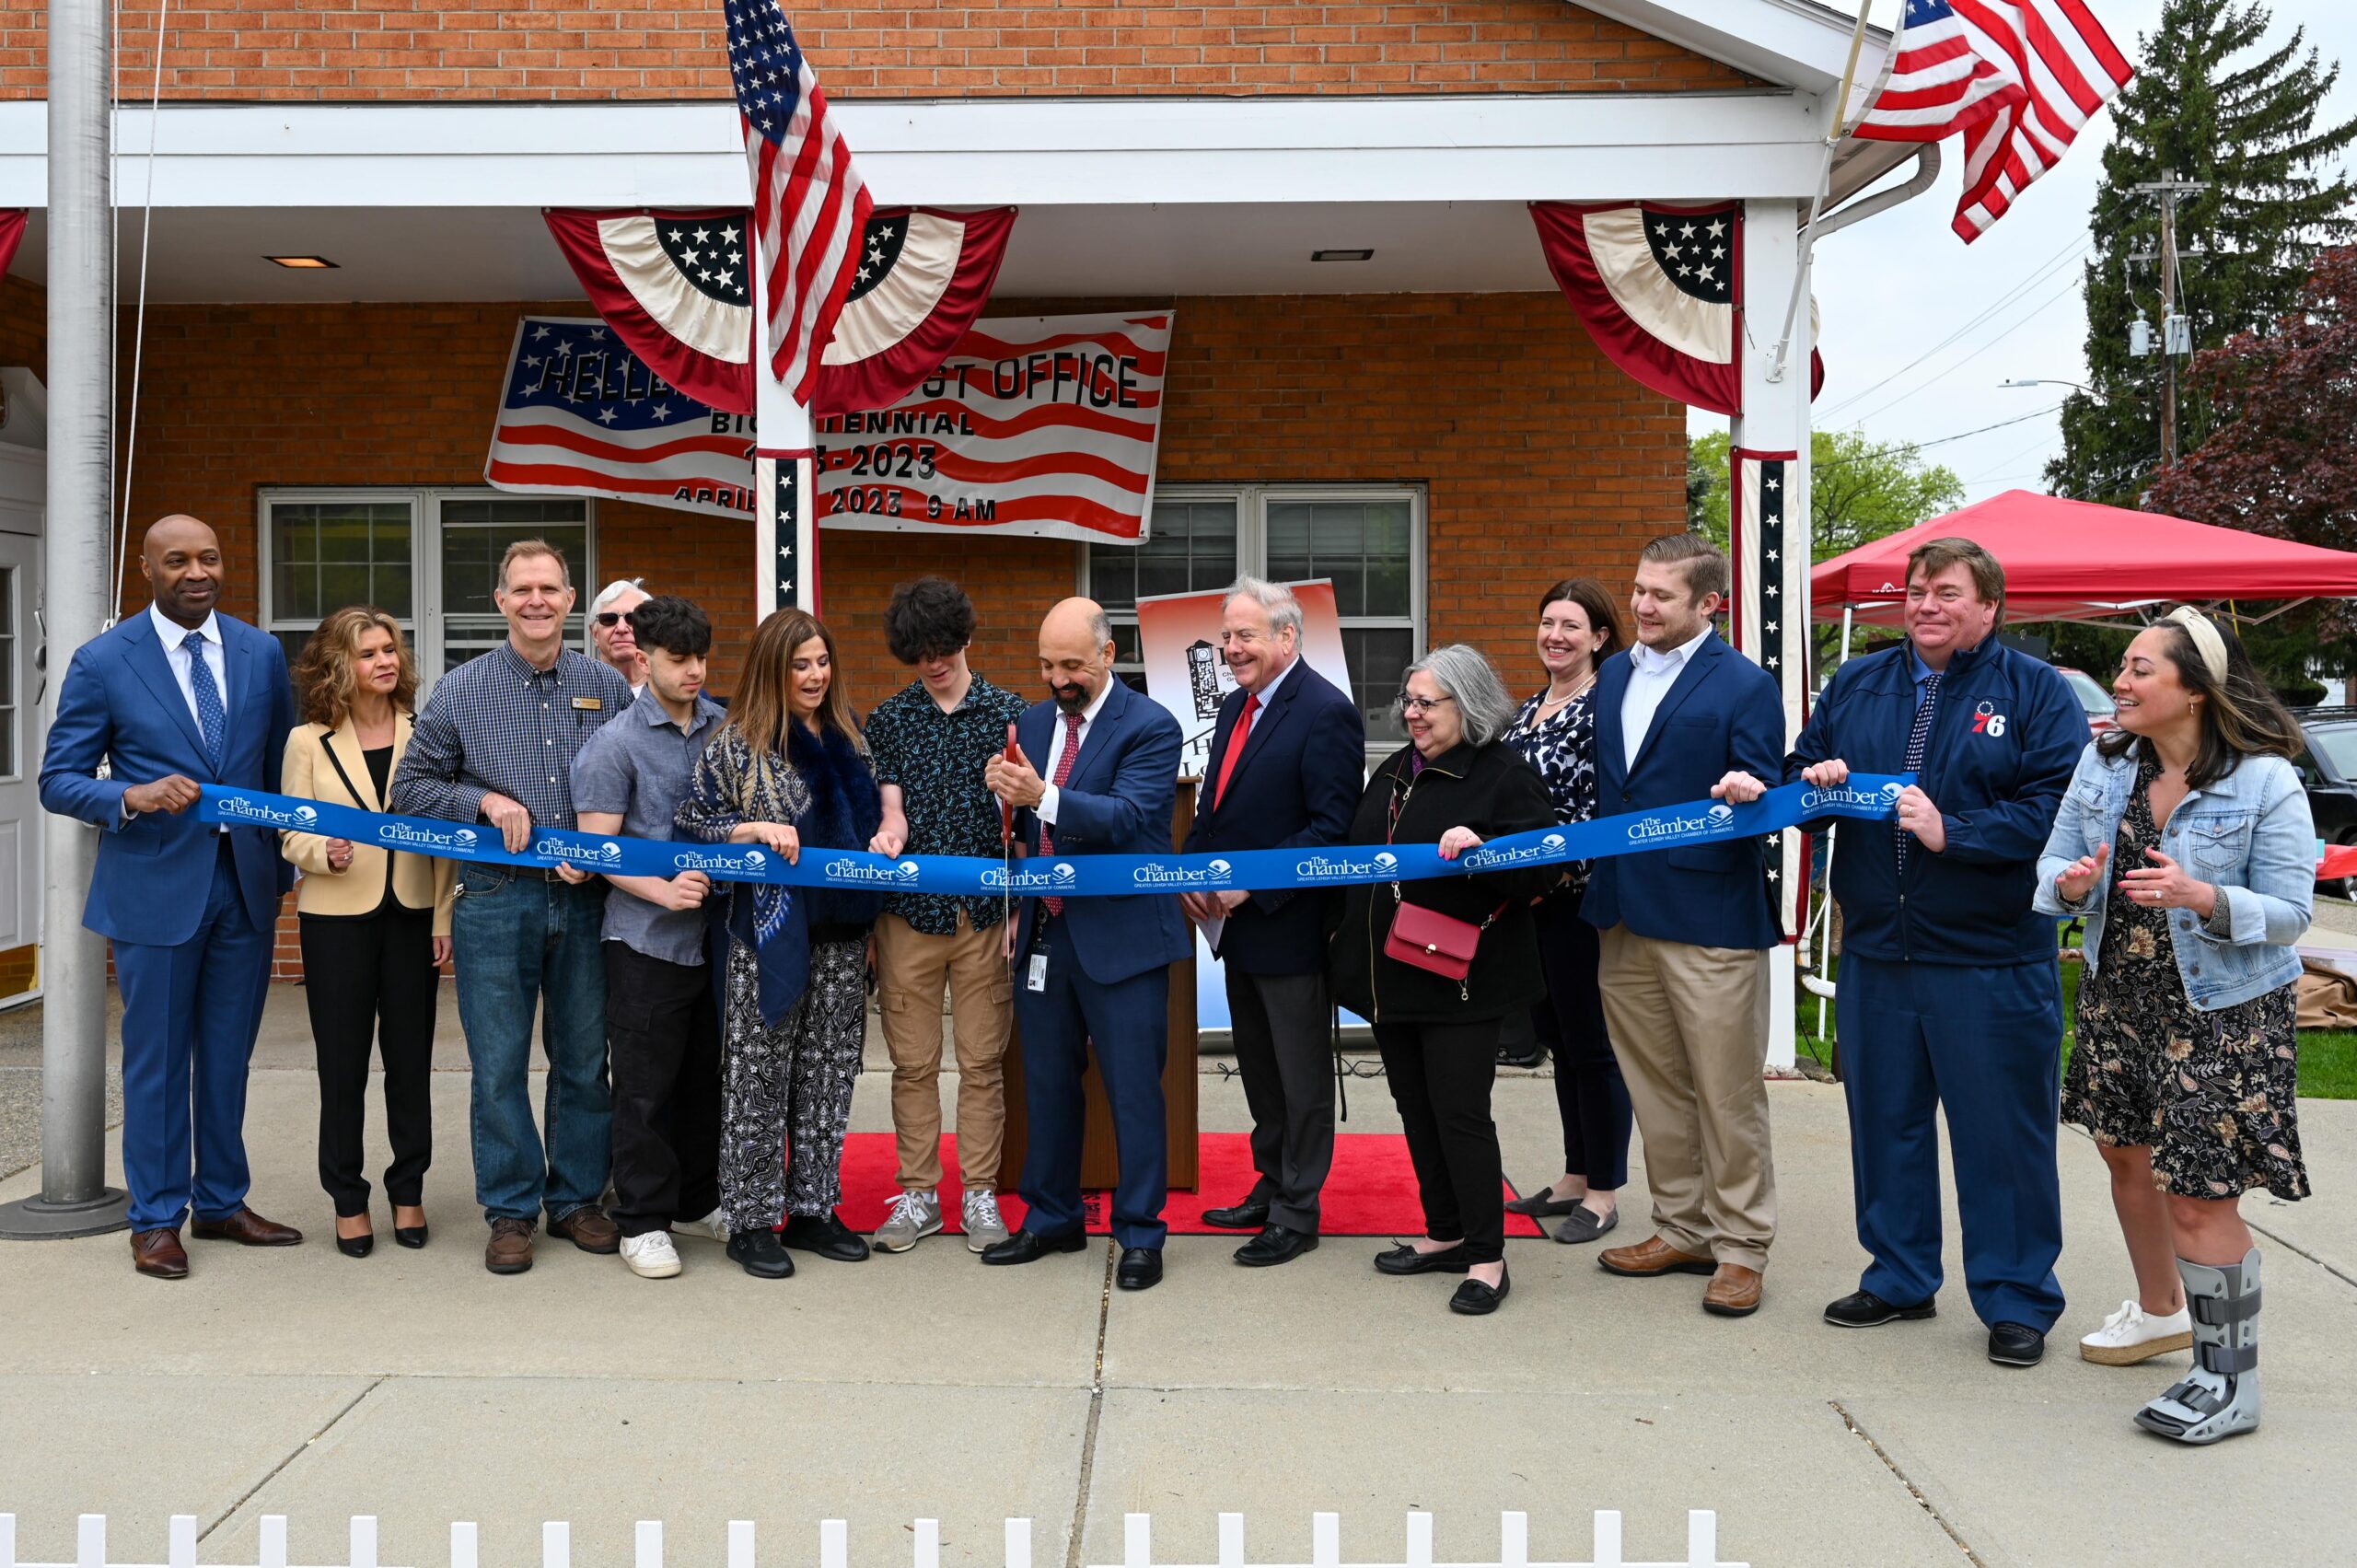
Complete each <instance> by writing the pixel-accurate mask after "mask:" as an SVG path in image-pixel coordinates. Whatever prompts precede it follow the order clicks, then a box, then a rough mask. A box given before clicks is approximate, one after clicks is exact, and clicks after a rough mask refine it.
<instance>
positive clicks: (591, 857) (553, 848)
mask: <svg viewBox="0 0 2357 1568" xmlns="http://www.w3.org/2000/svg"><path fill="white" fill-rule="evenodd" d="M532 853H533V854H544V855H547V856H548V857H549V858H550V859H551V860H563V861H569V862H571V863H572V864H574V865H594V866H596V867H598V869H600V870H605V869H609V868H610V867H613V866H616V865H621V863H622V846H621V845H620V844H618V843H616V842H614V841H613V840H611V839H607V840H605V841H604V842H600V843H594V844H584V843H575V842H573V841H572V840H571V839H560V838H558V837H556V836H555V835H554V834H544V835H542V836H541V837H540V839H538V840H536V841H534V842H533V844H532Z"/></svg>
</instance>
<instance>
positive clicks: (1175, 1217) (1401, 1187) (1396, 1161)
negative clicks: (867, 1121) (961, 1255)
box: [837, 1132, 1544, 1237]
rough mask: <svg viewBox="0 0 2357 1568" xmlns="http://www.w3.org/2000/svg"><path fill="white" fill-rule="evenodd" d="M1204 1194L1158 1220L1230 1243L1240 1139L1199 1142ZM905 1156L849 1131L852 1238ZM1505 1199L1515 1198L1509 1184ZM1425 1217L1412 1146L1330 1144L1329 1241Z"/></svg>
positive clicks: (1394, 1140) (894, 1180) (1097, 1204)
mask: <svg viewBox="0 0 2357 1568" xmlns="http://www.w3.org/2000/svg"><path fill="white" fill-rule="evenodd" d="M957 1145H958V1140H957V1139H956V1138H954V1137H947V1138H944V1139H942V1140H941V1163H942V1167H943V1170H942V1181H941V1218H942V1225H943V1228H944V1229H945V1230H946V1231H949V1232H952V1233H954V1232H957V1231H958V1230H959V1229H961V1228H962V1227H961V1226H960V1225H959V1224H958V1213H959V1203H960V1201H961V1199H962V1196H963V1193H964V1189H963V1188H962V1187H960V1186H959V1185H958V1146H957ZM1200 1146H1201V1148H1202V1166H1203V1169H1202V1187H1201V1189H1200V1190H1198V1191H1193V1192H1173V1193H1171V1194H1170V1201H1169V1202H1168V1203H1167V1204H1166V1205H1165V1206H1164V1208H1163V1211H1162V1217H1163V1220H1164V1222H1165V1223H1166V1224H1167V1225H1169V1226H1170V1229H1171V1232H1172V1234H1174V1235H1177V1236H1234V1235H1237V1234H1238V1233H1237V1232H1234V1231H1225V1230H1221V1229H1220V1228H1219V1227H1218V1226H1216V1225H1205V1224H1204V1223H1203V1211H1204V1210H1205V1209H1216V1208H1218V1207H1220V1206H1221V1205H1222V1204H1225V1203H1233V1202H1238V1201H1240V1200H1241V1199H1242V1198H1243V1197H1244V1195H1245V1194H1246V1193H1248V1192H1249V1191H1251V1190H1252V1182H1253V1172H1252V1144H1251V1141H1250V1140H1249V1139H1248V1138H1247V1137H1246V1135H1245V1134H1243V1133H1241V1132H1205V1133H1203V1134H1202V1140H1201V1144H1200ZM899 1175H900V1156H899V1154H898V1153H897V1152H896V1145H895V1144H894V1142H893V1137H892V1134H891V1133H889V1132H853V1134H852V1135H851V1136H850V1137H848V1138H846V1139H845V1140H843V1202H842V1208H841V1209H840V1210H838V1211H837V1212H838V1213H839V1214H842V1221H843V1223H844V1224H845V1225H849V1226H851V1228H852V1229H853V1230H856V1231H872V1230H874V1229H875V1228H876V1227H877V1225H882V1224H883V1223H884V1215H885V1214H886V1213H887V1212H888V1211H889V1209H890V1208H891V1205H892V1200H893V1199H894V1198H895V1197H897V1196H899V1195H900V1181H899ZM1506 1192H1507V1194H1508V1196H1512V1195H1513V1193H1514V1189H1513V1187H1512V1186H1511V1185H1510V1184H1509V1185H1508V1187H1507V1188H1506ZM1086 1202H1087V1205H1088V1230H1089V1234H1090V1235H1092V1236H1103V1235H1105V1234H1106V1233H1107V1232H1108V1231H1109V1230H1110V1229H1111V1228H1112V1225H1111V1219H1110V1214H1109V1206H1110V1200H1109V1195H1108V1194H1106V1193H1103V1192H1090V1193H1088V1194H1086ZM999 1210H1000V1212H1001V1213H1002V1214H1004V1215H1005V1216H1006V1223H1007V1224H1008V1225H1010V1226H1012V1225H1019V1224H1021V1223H1022V1219H1023V1212H1024V1211H1023V1200H1022V1199H1020V1198H1018V1197H1016V1196H1015V1194H1013V1193H1011V1192H1009V1193H1005V1194H1003V1195H1002V1196H1001V1197H1000V1199H999ZM1423 1229H1424V1211H1423V1207H1422V1204H1420V1203H1418V1202H1417V1201H1416V1173H1415V1171H1414V1170H1413V1169H1412V1168H1411V1167H1410V1166H1409V1164H1408V1141H1407V1140H1406V1139H1405V1138H1402V1137H1401V1136H1399V1134H1398V1133H1397V1132H1341V1133H1338V1134H1336V1135H1335V1138H1334V1168H1333V1170H1332V1172H1331V1173H1330V1174H1329V1175H1328V1177H1327V1179H1326V1191H1325V1197H1324V1200H1323V1223H1322V1224H1321V1225H1320V1226H1319V1230H1320V1234H1322V1235H1326V1236H1397V1237H1411V1236H1421V1235H1422V1234H1423ZM1543 1234H1544V1232H1542V1231H1541V1230H1540V1229H1539V1228H1538V1224H1537V1222H1535V1221H1532V1220H1529V1219H1526V1218H1524V1217H1523V1216H1522V1215H1520V1214H1508V1215H1507V1216H1506V1235H1508V1236H1509V1237H1515V1236H1540V1235H1543Z"/></svg>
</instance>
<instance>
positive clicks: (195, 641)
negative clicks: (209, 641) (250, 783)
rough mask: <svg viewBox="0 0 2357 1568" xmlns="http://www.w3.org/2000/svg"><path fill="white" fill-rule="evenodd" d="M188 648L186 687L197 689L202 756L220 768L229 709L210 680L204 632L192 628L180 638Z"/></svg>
mask: <svg viewBox="0 0 2357 1568" xmlns="http://www.w3.org/2000/svg"><path fill="white" fill-rule="evenodd" d="M180 646H181V647H183V648H185V649H186V650H188V689H189V690H190V691H193V692H194V693H196V725H197V727H198V728H199V729H201V730H203V732H204V755H205V759H206V760H207V761H210V762H211V763H212V764H213V771H214V772H215V773H218V772H220V771H221V746H222V742H223V740H224V739H225V738H226V737H227V735H228V731H229V710H228V709H227V708H225V707H223V706H222V705H221V688H220V687H218V686H216V685H215V684H214V683H213V669H212V667H211V666H209V665H207V664H206V663H205V662H204V633H202V632H191V633H189V634H188V635H187V636H185V637H183V638H181V639H180Z"/></svg>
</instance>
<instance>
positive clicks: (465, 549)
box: [261, 489, 597, 685]
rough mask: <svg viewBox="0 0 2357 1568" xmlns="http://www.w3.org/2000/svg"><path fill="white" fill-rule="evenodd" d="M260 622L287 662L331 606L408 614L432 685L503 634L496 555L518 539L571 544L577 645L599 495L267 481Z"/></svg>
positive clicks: (406, 625) (592, 577) (423, 673)
mask: <svg viewBox="0 0 2357 1568" xmlns="http://www.w3.org/2000/svg"><path fill="white" fill-rule="evenodd" d="M593 524H594V514H593V512H592V510H591V503H590V502H589V501H587V500H586V499H584V498H582V497H578V496H570V495H552V496H540V495H508V494H502V493H501V492H498V491H494V490H410V489H354V490H293V489H288V490H265V491H263V492H262V493H261V553H262V574H261V580H262V624H263V625H264V626H266V627H267V628H268V629H269V630H270V632H271V633H272V634H273V636H275V637H277V638H278V640H279V641H280V642H281V643H283V644H284V645H285V647H286V656H287V658H288V660H289V661H290V662H291V661H292V660H293V659H295V658H296V656H299V655H300V654H301V652H302V650H303V645H304V643H305V642H306V641H308V639H309V637H310V635H311V633H312V632H313V630H315V629H316V628H317V627H318V625H319V622H320V621H322V620H324V619H325V618H326V617H327V616H328V615H330V614H331V613H332V612H333V611H335V610H341V609H343V607H344V606H346V605H352V604H373V605H375V606H377V608H378V609H380V610H384V611H385V612H386V613H388V614H389V615H391V616H392V617H393V619H394V620H396V621H400V622H401V629H402V631H403V632H405V633H407V634H408V636H409V638H410V642H411V645H412V647H413V648H414V650H415V653H416V657H417V668H418V673H419V675H420V677H421V678H422V679H423V680H424V683H425V684H427V685H431V684H432V683H433V681H434V679H435V677H436V676H438V675H440V674H441V673H442V672H443V671H445V670H447V669H453V668H457V667H458V666H459V665H461V664H464V663H465V662H466V661H467V660H469V659H470V658H472V657H474V656H476V655H477V654H480V653H482V652H483V651H485V650H486V649H488V648H491V647H493V646H494V645H497V644H498V643H499V642H500V641H501V640H502V639H503V638H505V636H506V635H507V624H506V622H505V621H504V620H502V619H501V617H500V614H499V606H498V605H497V604H496V603H495V602H493V598H492V591H493V589H494V588H495V587H498V584H499V558H500V556H501V555H502V554H504V553H505V552H506V549H507V547H508V546H509V545H510V544H512V543H514V542H515V541H516V540H519V539H545V540H548V541H549V542H550V543H551V544H553V545H555V546H556V547H557V548H558V549H560V550H562V551H563V552H564V555H565V560H566V561H567V563H570V565H571V566H572V569H573V582H574V587H575V589H576V590H578V602H577V603H576V604H575V608H574V612H573V614H572V616H571V617H570V618H569V620H568V623H567V625H566V628H565V630H566V633H567V635H568V637H569V638H570V639H571V640H572V641H573V643H574V645H575V646H579V645H581V638H582V636H583V634H584V630H585V628H586V625H587V621H586V606H587V604H588V602H589V595H590V594H592V593H594V592H595V591H596V589H595V587H593V586H591V585H594V584H595V583H596V581H597V575H596V563H595V561H594V560H593V559H592V549H593V538H594V534H595V528H594V526H593Z"/></svg>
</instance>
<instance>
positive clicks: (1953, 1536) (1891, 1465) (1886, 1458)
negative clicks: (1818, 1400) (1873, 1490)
mask: <svg viewBox="0 0 2357 1568" xmlns="http://www.w3.org/2000/svg"><path fill="white" fill-rule="evenodd" d="M1825 1402H1826V1403H1827V1404H1829V1405H1831V1406H1832V1407H1833V1413H1834V1414H1835V1415H1838V1416H1840V1418H1841V1424H1842V1425H1844V1426H1846V1427H1848V1428H1849V1429H1850V1433H1851V1435H1852V1436H1854V1437H1855V1438H1857V1439H1858V1441H1859V1442H1861V1443H1864V1445H1865V1446H1867V1447H1869V1448H1871V1449H1873V1450H1874V1456H1875V1458H1877V1459H1880V1460H1881V1461H1882V1462H1883V1468H1884V1469H1887V1470H1888V1471H1890V1473H1891V1475H1892V1476H1893V1477H1895V1478H1896V1479H1897V1480H1898V1484H1899V1485H1901V1486H1903V1487H1905V1488H1906V1489H1907V1495H1908V1496H1910V1497H1912V1498H1913V1499H1915V1505H1916V1506H1917V1507H1919V1508H1921V1509H1922V1510H1923V1512H1924V1513H1926V1514H1929V1515H1930V1516H1932V1523H1933V1524H1935V1525H1937V1526H1939V1527H1940V1529H1941V1531H1942V1533H1943V1534H1945V1536H1946V1537H1947V1538H1948V1539H1950V1540H1952V1541H1954V1542H1956V1550H1957V1551H1961V1552H1963V1553H1964V1560H1965V1561H1966V1562H1969V1563H1971V1564H1972V1565H1973V1568H1988V1564H1987V1563H1985V1562H1982V1561H1981V1560H1980V1553H1979V1552H1977V1551H1973V1550H1972V1548H1971V1547H1970V1546H1969V1545H1968V1544H1967V1543H1966V1541H1965V1539H1964V1537H1962V1536H1961V1535H1958V1534H1957V1533H1956V1527H1955V1526H1954V1525H1951V1524H1949V1523H1948V1521H1947V1517H1946V1516H1945V1515H1943V1514H1942V1513H1941V1512H1940V1511H1939V1510H1938V1509H1937V1508H1935V1507H1933V1505H1932V1500H1931V1499H1930V1498H1928V1497H1926V1496H1924V1495H1923V1489H1922V1487H1920V1486H1917V1485H1916V1484H1915V1483H1914V1481H1911V1480H1910V1479H1909V1477H1908V1474H1907V1472H1906V1471H1905V1470H1902V1469H1899V1468H1898V1461H1897V1460H1896V1459H1893V1458H1891V1457H1890V1454H1889V1451H1888V1450H1887V1449H1886V1448H1884V1447H1883V1446H1882V1445H1881V1444H1880V1443H1877V1442H1875V1437H1874V1434H1873V1433H1871V1432H1868V1431H1867V1430H1866V1429H1865V1428H1864V1427H1863V1426H1860V1425H1859V1424H1858V1418H1857V1417H1855V1416H1853V1415H1852V1414H1851V1413H1850V1412H1849V1411H1848V1410H1847V1409H1846V1408H1844V1406H1843V1405H1842V1403H1841V1401H1840V1400H1826V1401H1825Z"/></svg>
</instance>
